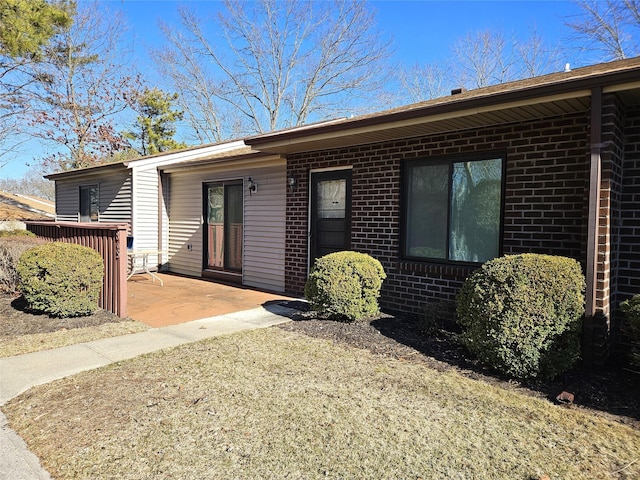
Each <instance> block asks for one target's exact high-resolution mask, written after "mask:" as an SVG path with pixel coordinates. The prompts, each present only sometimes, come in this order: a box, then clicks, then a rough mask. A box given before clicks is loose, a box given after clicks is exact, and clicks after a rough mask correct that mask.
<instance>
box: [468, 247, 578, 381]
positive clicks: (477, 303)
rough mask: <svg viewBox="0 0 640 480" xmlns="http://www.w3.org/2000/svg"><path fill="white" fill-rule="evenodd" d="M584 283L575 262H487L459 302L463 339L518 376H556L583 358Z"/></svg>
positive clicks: (542, 258) (525, 258)
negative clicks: (581, 348) (581, 347)
mask: <svg viewBox="0 0 640 480" xmlns="http://www.w3.org/2000/svg"><path fill="white" fill-rule="evenodd" d="M584 289H585V280H584V275H583V274H582V271H581V268H580V264H579V263H578V262H577V261H576V260H573V259H570V258H566V257H557V256H550V255H537V254H522V255H510V256H505V257H501V258H496V259H493V260H490V261H488V262H486V263H485V264H484V265H483V266H482V267H481V268H480V269H478V270H476V271H475V272H474V273H473V274H471V276H469V278H468V279H467V280H466V281H465V283H464V285H463V287H462V290H461V291H460V293H459V295H458V299H457V311H458V322H459V324H460V325H461V327H462V329H463V333H462V341H463V343H464V344H465V345H466V346H467V348H468V349H469V350H470V351H471V352H472V353H474V354H475V355H476V356H477V357H478V358H479V359H480V360H481V361H483V362H484V363H486V364H487V365H489V366H491V367H494V368H495V369H497V370H499V371H501V372H503V373H505V374H507V375H509V376H511V377H515V378H519V379H526V378H553V377H555V376H556V375H558V374H560V373H562V372H564V371H566V370H568V369H569V368H571V367H572V366H573V365H574V364H575V362H576V361H577V360H578V358H579V356H580V337H581V330H582V316H583V314H584Z"/></svg>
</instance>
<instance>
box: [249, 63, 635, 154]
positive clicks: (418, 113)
mask: <svg viewBox="0 0 640 480" xmlns="http://www.w3.org/2000/svg"><path fill="white" fill-rule="evenodd" d="M638 75H639V72H638V68H637V67H635V68H629V69H627V70H622V71H614V72H610V73H600V74H598V73H594V74H591V75H588V76H585V77H578V78H574V79H571V78H568V79H564V80H558V81H556V82H553V83H543V84H538V85H531V86H525V87H521V88H519V89H514V90H502V91H493V87H487V91H486V92H485V93H480V94H478V92H476V91H470V92H468V94H469V95H468V96H467V97H466V98H458V97H460V96H462V95H466V94H460V95H455V96H453V97H446V100H445V101H444V102H442V103H435V104H434V103H431V102H427V104H426V105H423V106H417V107H416V108H412V109H409V110H401V111H390V112H387V113H380V114H378V115H371V116H366V117H364V118H362V117H361V118H355V119H349V120H345V121H337V122H333V123H329V124H321V125H319V126H318V127H315V128H313V127H312V128H305V129H294V130H284V131H282V132H275V133H267V134H264V135H257V136H254V137H250V138H247V139H245V143H246V144H247V145H251V146H252V147H255V148H257V149H258V150H259V149H260V147H262V146H267V148H274V147H275V148H277V146H284V145H290V144H294V143H297V141H307V140H311V139H322V138H324V137H333V136H341V135H350V134H353V133H356V132H357V131H358V130H360V129H361V130H363V131H372V130H379V129H387V128H393V127H396V126H402V125H403V124H404V125H411V124H416V123H421V122H424V121H433V120H442V119H446V118H455V117H459V116H466V115H469V114H473V113H482V112H489V111H494V110H501V109H504V108H508V107H514V106H524V105H531V104H537V103H541V101H554V100H561V99H571V98H580V97H586V96H588V95H590V93H591V91H592V90H593V89H595V88H598V87H603V86H604V88H606V90H607V91H608V92H609V91H611V92H613V91H617V90H618V88H617V87H616V85H619V86H620V88H621V89H623V90H624V89H631V88H637V86H638ZM439 100H442V99H439Z"/></svg>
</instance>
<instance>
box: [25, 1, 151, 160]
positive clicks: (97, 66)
mask: <svg viewBox="0 0 640 480" xmlns="http://www.w3.org/2000/svg"><path fill="white" fill-rule="evenodd" d="M123 31H124V23H123V21H122V19H121V17H119V16H117V15H114V14H112V13H110V12H106V11H104V9H103V8H101V7H100V5H99V4H98V3H91V4H87V3H80V4H79V5H78V11H77V13H76V15H75V18H74V23H73V25H71V26H70V27H68V28H65V29H63V31H62V32H61V33H59V34H58V35H56V36H55V37H54V38H53V40H52V42H51V43H50V44H49V45H48V46H47V47H46V48H45V51H44V56H43V61H42V62H40V63H38V64H37V65H34V76H35V77H37V78H38V80H39V81H38V83H37V88H32V89H31V101H32V105H33V111H34V114H33V115H32V116H31V117H30V119H29V124H30V126H31V130H30V134H31V135H32V136H33V137H35V138H39V139H42V140H44V141H45V142H47V143H49V144H51V145H52V146H53V147H54V148H55V149H56V150H57V151H56V153H54V154H52V155H50V156H48V157H46V158H45V159H43V161H44V162H45V163H46V164H49V165H54V166H55V167H56V168H58V169H63V170H64V169H68V168H78V167H84V166H89V165H92V164H96V163H102V162H104V161H106V160H108V159H109V158H110V157H111V156H112V155H114V154H115V153H116V152H117V151H119V150H121V149H123V148H125V147H126V146H127V145H128V143H127V141H126V139H124V138H123V137H122V136H121V135H120V134H119V133H118V132H117V130H116V128H115V127H114V125H113V119H114V118H115V117H116V116H117V115H118V114H121V113H122V112H124V111H125V110H126V109H127V108H129V105H128V102H127V99H128V97H129V96H130V95H132V93H131V92H132V90H135V89H136V88H138V86H139V85H138V80H137V77H135V76H132V75H129V74H127V72H126V69H124V68H123V66H122V65H123V64H124V63H125V62H123V60H122V56H123V49H122V48H120V47H121V45H120V44H119V41H120V37H121V35H122V33H123Z"/></svg>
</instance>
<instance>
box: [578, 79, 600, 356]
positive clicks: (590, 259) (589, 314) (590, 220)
mask: <svg viewBox="0 0 640 480" xmlns="http://www.w3.org/2000/svg"><path fill="white" fill-rule="evenodd" d="M590 143H591V160H590V163H589V210H588V216H587V265H586V271H585V279H586V292H585V319H584V330H583V346H582V349H583V360H584V363H585V364H586V366H592V365H593V357H594V351H593V350H594V342H593V340H594V339H593V329H594V323H595V322H594V317H595V316H596V314H597V305H596V296H597V288H598V230H599V216H600V179H601V157H600V151H601V148H602V88H601V87H596V88H594V89H592V90H591V142H590Z"/></svg>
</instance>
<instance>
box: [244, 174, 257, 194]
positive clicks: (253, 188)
mask: <svg viewBox="0 0 640 480" xmlns="http://www.w3.org/2000/svg"><path fill="white" fill-rule="evenodd" d="M247 188H249V195H251V194H253V193H258V184H257V183H256V182H254V181H253V178H251V177H249V180H247Z"/></svg>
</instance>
